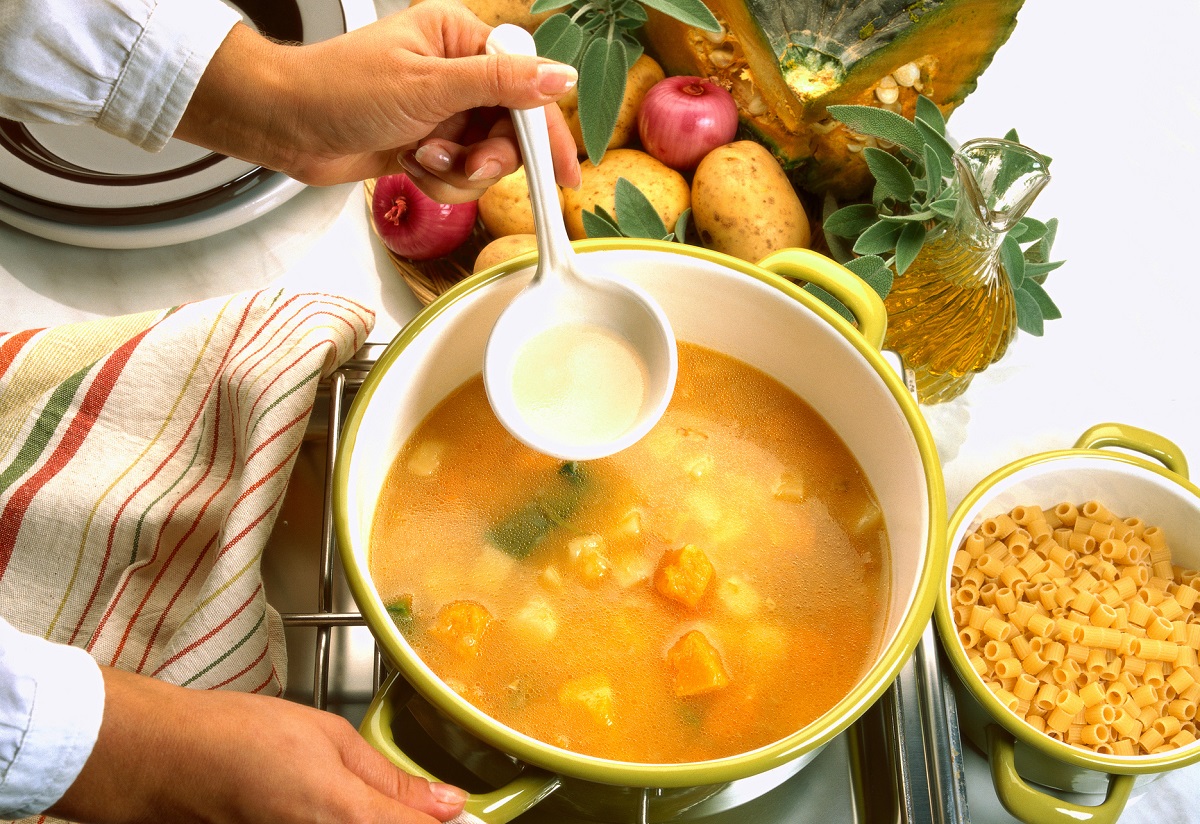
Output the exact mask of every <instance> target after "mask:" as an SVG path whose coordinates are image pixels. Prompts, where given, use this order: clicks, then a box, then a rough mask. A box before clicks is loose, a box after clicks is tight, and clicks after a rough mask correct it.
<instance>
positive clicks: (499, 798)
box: [358, 673, 562, 824]
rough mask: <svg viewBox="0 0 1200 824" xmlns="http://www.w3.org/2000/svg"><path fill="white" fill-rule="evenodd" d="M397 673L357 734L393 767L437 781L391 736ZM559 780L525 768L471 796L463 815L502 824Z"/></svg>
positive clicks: (547, 792)
mask: <svg viewBox="0 0 1200 824" xmlns="http://www.w3.org/2000/svg"><path fill="white" fill-rule="evenodd" d="M398 678H400V675H399V673H392V674H391V675H389V676H388V678H387V680H386V681H384V682H383V686H381V687H380V688H379V692H377V693H376V694H375V698H374V699H373V700H372V701H371V705H370V706H369V707H367V714H366V716H364V717H363V721H362V724H361V725H360V726H359V729H358V731H359V732H360V733H361V734H362V737H363V738H365V739H366V741H367V743H368V744H370V745H371V746H372V747H374V748H375V749H376V750H378V751H379V752H381V753H383V755H384V756H385V757H387V759H388V760H389V761H391V762H392V763H393V764H395V765H396V766H397V767H399V768H400V769H402V770H404V771H405V772H408V773H412V774H413V775H419V776H421V777H422V778H427V779H429V780H430V781H439V780H440V779H439V778H438V777H437V776H435V775H433V774H432V773H430V772H429V771H428V770H426V769H425V768H424V767H422V766H421V765H420V764H418V763H417V762H416V761H414V760H413V759H412V757H411V756H409V755H408V754H407V753H406V752H404V750H402V749H400V746H399V745H398V744H397V743H396V739H395V737H394V736H393V735H392V720H393V718H394V717H395V714H396V702H395V701H394V700H393V697H392V692H393V691H394V689H395V685H396V681H397V679H398ZM561 783H562V781H561V780H560V779H559V777H558V776H556V775H552V774H551V773H548V772H544V771H542V770H535V769H533V768H526V770H525V771H523V772H522V773H521V774H520V775H519V776H517V777H516V778H514V779H513V780H512V781H510V782H509V783H508V784H505V785H504V786H503V787H501V788H500V789H498V790H493V791H492V792H490V793H472V794H471V796H470V798H468V799H467V804H466V808H465V810H464V812H466V813H469V814H470V815H472V816H474V817H475V820H478V821H481V822H483V823H484V824H506V822H508V821H512V820H513V819H514V818H516V817H517V816H519V815H521V814H522V813H524V812H527V811H528V810H529V809H530V808H532V807H533V806H534V805H535V804H537V803H538V802H539V801H541V800H542V799H543V798H545V797H546V796H548V795H550V793H552V792H554V791H555V790H557V789H558V787H559V785H560V784H561Z"/></svg>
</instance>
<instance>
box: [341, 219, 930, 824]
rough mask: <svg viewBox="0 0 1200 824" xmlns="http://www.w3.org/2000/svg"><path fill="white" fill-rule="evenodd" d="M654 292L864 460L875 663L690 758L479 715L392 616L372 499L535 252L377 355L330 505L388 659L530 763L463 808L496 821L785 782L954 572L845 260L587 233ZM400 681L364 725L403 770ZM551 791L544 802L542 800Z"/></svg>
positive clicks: (902, 651)
mask: <svg viewBox="0 0 1200 824" xmlns="http://www.w3.org/2000/svg"><path fill="white" fill-rule="evenodd" d="M575 246H576V249H577V251H578V252H579V253H581V254H584V255H587V256H589V257H590V256H592V255H596V256H597V258H599V260H598V261H597V262H598V263H599V264H601V265H602V266H603V268H606V269H609V270H611V271H619V272H620V273H621V274H622V275H623V276H624V277H626V278H628V279H629V280H632V281H633V282H634V283H636V284H637V285H639V286H641V287H642V288H644V289H646V290H647V291H649V292H650V294H651V295H653V296H654V297H655V298H656V299H657V300H658V301H659V303H660V304H661V305H662V307H663V309H664V310H665V311H666V314H667V316H668V318H669V319H670V321H671V325H672V327H673V328H674V330H675V333H676V335H677V337H678V338H679V339H680V340H683V341H688V342H692V343H696V344H699V345H702V346H706V347H708V348H711V349H715V350H717V351H720V352H724V353H726V354H729V355H732V356H734V357H736V358H740V359H741V360H743V361H745V362H747V363H750V364H751V365H753V366H756V367H758V368H759V369H761V370H763V371H764V372H766V373H768V374H770V375H772V376H774V377H775V378H776V379H778V380H780V381H781V382H783V383H784V384H785V385H787V386H789V387H790V388H792V389H793V390H794V391H796V392H797V393H798V394H799V395H800V396H801V397H803V398H804V399H805V400H806V401H807V402H808V403H809V404H810V405H811V406H813V407H814V408H815V409H816V411H817V412H818V413H820V414H821V415H822V416H823V417H824V418H825V420H826V421H828V422H829V423H830V424H831V425H832V426H833V428H834V429H836V430H837V431H838V433H839V435H840V436H841V437H842V439H843V440H844V441H845V442H846V444H847V445H848V446H849V447H850V449H851V451H852V452H853V453H854V454H855V456H856V457H857V459H858V462H859V463H860V464H861V465H862V467H863V470H864V471H865V473H866V474H867V476H868V478H869V479H870V481H871V484H872V486H873V487H874V489H875V492H876V494H877V495H878V497H879V499H880V503H881V506H882V508H883V511H884V517H885V519H886V523H887V527H888V531H889V537H890V540H891V549H892V556H893V568H892V593H891V600H890V606H889V609H888V615H887V624H886V629H885V633H884V640H883V644H882V648H881V650H880V652H879V655H878V658H877V660H876V661H875V662H874V664H873V666H872V667H871V668H870V670H869V672H868V673H867V674H866V675H865V676H864V677H863V678H862V679H861V680H860V681H859V682H858V683H857V684H856V685H855V686H854V687H853V688H852V689H851V690H850V691H849V692H848V693H847V694H846V696H845V697H844V698H843V699H842V700H841V701H839V702H838V703H837V705H835V706H834V707H833V708H831V709H830V710H829V711H828V712H826V713H825V714H824V715H822V716H821V717H820V718H818V719H817V720H815V721H813V722H812V723H811V724H809V725H808V726H806V727H805V728H804V729H802V730H800V731H798V732H796V733H794V734H792V735H789V736H787V737H786V738H783V739H782V740H780V741H777V742H775V743H773V744H771V745H769V746H765V747H762V748H760V749H757V750H754V751H752V752H748V753H743V754H740V755H736V756H732V757H728V758H721V759H715V760H711V761H703V762H695V763H686V764H640V763H625V762H618V761H612V760H606V759H601V758H594V757H590V756H585V755H579V754H577V753H573V752H569V751H567V750H563V749H560V748H558V747H554V746H551V745H549V744H546V743H543V742H541V741H537V740H534V739H532V738H530V737H528V736H525V735H523V734H521V733H519V732H517V731H515V730H512V729H510V728H508V727H506V726H504V725H502V724H500V723H499V722H497V721H495V720H493V719H492V718H490V717H488V716H487V715H485V714H484V713H482V712H480V711H479V710H478V709H476V708H475V707H474V706H472V705H471V704H470V703H468V702H467V701H466V700H464V699H463V698H461V697H460V696H459V695H458V694H456V693H455V692H454V691H453V690H452V689H450V688H449V687H447V686H446V685H445V684H443V683H442V682H441V681H440V680H439V679H438V677H437V676H436V675H435V674H434V673H433V672H432V671H431V670H430V669H429V668H428V667H427V666H426V665H425V664H424V663H423V662H422V661H421V660H420V658H419V657H418V656H417V655H416V654H415V653H414V652H413V650H412V649H411V647H409V645H408V644H407V642H406V641H405V639H404V637H403V636H402V634H401V633H400V632H399V631H398V630H397V629H396V627H395V625H394V624H393V623H392V621H391V620H390V618H389V617H388V615H387V612H386V610H385V608H384V605H383V603H382V601H381V600H380V597H379V595H378V593H377V592H376V591H375V588H374V586H373V585H372V582H371V578H370V575H369V571H368V564H367V553H368V546H367V537H368V536H369V534H370V526H371V520H372V518H373V516H374V509H375V502H376V500H377V498H378V493H379V490H380V488H381V485H382V482H383V479H384V476H385V474H386V472H387V471H388V469H389V467H390V465H391V462H392V460H393V457H394V456H395V455H396V454H397V453H398V452H399V450H400V448H401V446H402V445H403V443H404V442H405V440H406V439H407V438H408V436H409V434H410V433H411V432H412V431H413V429H414V428H415V427H416V426H417V425H418V424H419V423H420V421H421V420H422V419H423V418H424V417H425V416H426V414H428V413H429V411H430V410H431V409H432V408H433V407H434V406H435V405H436V404H437V403H438V402H440V401H441V400H442V399H443V398H444V397H446V395H447V394H449V393H450V392H451V391H452V390H453V389H455V388H457V387H458V386H459V385H461V384H462V383H463V382H464V381H466V380H467V379H468V378H470V377H472V376H473V375H475V374H477V373H478V372H479V370H480V367H481V365H482V362H483V350H484V344H485V342H486V340H487V336H488V334H489V332H490V330H491V327H492V325H493V323H494V322H495V319H496V317H497V316H498V315H499V313H500V311H501V310H502V309H503V308H504V306H506V305H507V303H508V301H509V300H510V299H511V298H512V297H513V295H515V294H516V292H517V291H518V290H519V289H520V288H521V287H523V286H524V285H525V283H527V282H528V280H529V278H530V276H531V275H532V271H533V261H534V260H535V258H534V256H533V255H525V256H522V257H520V258H517V259H515V260H513V261H510V262H508V263H506V264H502V265H501V266H498V267H495V268H493V269H490V270H488V271H486V272H481V273H479V274H477V275H475V276H472V277H470V278H468V279H466V280H465V281H463V282H462V283H460V284H458V285H456V286H455V287H454V288H453V289H451V290H450V291H448V292H447V293H446V294H444V295H442V296H441V297H440V298H439V299H437V300H436V301H434V302H433V303H431V304H430V305H429V306H428V307H426V308H425V310H424V311H422V312H421V313H420V314H419V315H417V317H416V318H414V319H413V321H412V322H411V323H409V324H408V325H407V326H406V327H405V328H404V329H403V330H402V331H401V333H400V334H399V335H398V336H397V337H396V339H395V340H394V341H393V342H392V343H391V345H390V346H389V347H388V348H387V349H386V351H385V352H384V353H383V355H382V356H381V357H380V358H379V361H378V363H377V364H376V366H375V367H374V368H373V369H372V370H371V372H370V374H369V375H368V376H367V379H366V381H365V382H364V384H363V387H362V389H361V390H360V391H359V393H358V395H357V397H356V398H355V401H354V403H353V405H352V406H351V409H350V412H349V415H348V417H347V420H346V424H345V429H344V434H343V438H342V448H341V450H340V453H339V455H338V459H337V462H336V465H335V468H334V480H333V512H334V521H335V525H336V528H337V537H338V543H339V548H340V552H341V559H342V562H343V565H344V567H345V569H346V572H347V578H348V581H349V585H350V589H351V592H352V594H353V596H354V598H355V600H356V602H357V604H358V606H359V608H360V609H361V611H362V613H363V615H364V617H365V619H366V621H367V624H368V626H369V627H370V628H371V631H372V632H373V633H374V635H375V638H376V640H377V642H378V644H379V646H380V648H381V650H382V651H383V654H384V656H385V657H386V659H387V661H388V663H389V664H390V665H391V667H392V668H393V669H394V670H395V671H396V672H398V673H399V675H400V676H401V677H403V678H404V679H405V680H406V681H407V682H408V683H409V684H411V686H412V687H413V688H414V689H415V690H416V692H417V693H419V694H420V695H421V697H422V698H423V699H424V700H425V701H427V702H428V703H429V704H430V705H432V706H433V707H435V708H436V710H437V711H438V713H440V714H441V715H442V716H444V717H445V719H447V721H448V722H450V723H451V724H452V725H453V727H454V728H457V729H461V730H462V732H463V736H461V738H462V739H463V740H471V739H474V740H476V741H478V742H480V746H481V747H487V748H492V749H494V750H498V751H500V752H501V753H503V754H505V755H506V756H509V757H511V758H512V759H516V760H517V761H519V762H520V763H521V764H523V765H526V769H525V770H524V771H523V772H522V774H521V776H520V777H519V778H517V779H515V780H514V781H513V782H511V783H510V784H508V785H506V786H504V787H502V788H501V789H500V790H498V791H497V792H495V793H491V794H488V795H484V796H476V797H472V798H471V800H470V801H469V802H468V807H467V808H468V810H469V811H470V812H471V813H473V814H474V815H476V816H478V817H479V818H480V819H482V820H483V821H485V822H489V824H499V823H500V822H504V821H509V820H511V819H512V818H514V817H515V816H517V815H519V814H521V813H522V812H524V811H525V810H527V809H529V808H530V807H531V806H532V805H534V804H537V803H546V804H554V805H559V806H561V808H562V809H564V810H571V811H573V812H574V813H578V814H582V815H587V816H594V817H596V818H598V819H599V820H607V821H637V820H649V821H661V820H665V819H668V818H672V817H676V816H678V815H679V814H681V813H683V812H684V811H685V810H686V809H687V808H688V807H690V806H692V805H694V804H696V803H699V802H700V801H702V800H703V799H704V798H706V797H708V796H711V795H712V794H713V793H715V792H717V791H718V790H720V789H721V788H722V787H724V786H726V785H728V784H730V783H731V782H738V781H740V780H742V779H749V778H751V777H757V778H761V777H762V776H763V775H765V774H768V773H769V774H771V775H773V776H778V777H779V780H780V781H782V780H783V779H784V778H786V777H787V776H788V775H790V774H792V773H794V772H795V771H796V770H798V769H800V768H801V767H802V766H803V765H804V764H806V763H807V762H808V761H809V760H811V759H812V758H813V757H815V755H816V754H817V752H818V751H819V750H820V748H821V747H822V746H824V745H825V744H826V743H828V742H829V741H830V740H831V739H833V738H834V737H835V736H836V735H838V734H839V733H840V732H842V731H843V730H845V729H846V728H847V727H848V726H849V725H850V724H851V723H852V722H853V721H854V720H855V719H857V718H858V717H859V716H860V715H861V714H862V713H863V712H864V711H865V710H866V709H867V708H868V707H869V706H870V705H871V704H872V703H873V702H874V701H875V700H876V699H877V698H879V696H880V695H881V694H882V693H883V692H884V691H885V690H886V689H887V687H888V686H889V685H890V684H891V682H892V680H893V679H894V678H895V676H896V674H897V673H898V672H899V670H900V669H901V667H903V665H904V663H905V662H906V661H907V659H908V657H909V655H910V654H911V653H912V651H913V649H914V648H915V646H916V644H917V642H918V640H919V639H920V636H921V633H922V631H923V629H924V627H925V626H926V625H927V623H928V622H929V619H930V615H931V614H932V611H933V605H934V601H935V598H936V595H937V589H938V586H937V585H938V579H939V576H940V575H941V572H942V569H943V568H944V567H945V562H946V550H945V546H946V545H945V538H946V531H945V493H944V489H943V486H942V476H941V467H940V465H939V463H938V459H937V453H936V450H935V448H934V445H933V440H932V437H931V436H930V434H929V431H928V429H927V427H926V425H925V422H924V419H923V418H922V416H921V414H920V412H919V410H918V408H917V405H916V403H915V401H914V400H913V399H912V397H911V395H910V394H909V392H908V390H907V389H906V388H905V386H904V384H903V382H902V381H901V380H900V379H899V378H898V377H897V375H896V373H895V370H894V369H893V368H892V366H891V365H890V364H889V363H888V361H887V360H886V359H885V358H884V357H883V356H882V355H881V354H880V352H879V347H880V346H881V344H882V341H883V335H884V329H885V325H886V313H885V311H884V309H883V303H882V301H881V300H880V299H879V298H878V296H877V295H876V294H875V293H874V292H873V291H871V289H870V288H868V287H866V286H865V285H864V284H863V283H862V281H861V280H859V279H858V278H857V277H855V276H854V275H853V274H851V273H850V272H848V271H847V270H845V269H844V268H843V267H841V266H839V265H838V264H836V263H834V262H833V261H831V260H829V259H828V258H825V257H822V256H820V255H818V254H815V253H813V252H809V251H806V250H788V251H785V252H781V253H779V254H776V255H773V256H771V257H770V258H768V259H767V260H764V261H762V262H761V264H760V265H757V266H755V265H751V264H747V263H744V262H742V261H740V260H737V259H734V258H731V257H727V256H724V255H720V254H716V253H713V252H708V251H705V250H703V249H699V248H697V247H691V246H683V245H681V244H673V243H663V242H658V241H639V240H628V239H618V240H594V241H582V242H579V243H577V244H575ZM788 278H796V279H799V280H803V281H811V282H814V283H816V284H818V285H820V286H821V287H823V288H825V289H826V290H828V291H829V292H831V293H833V294H834V295H836V296H837V297H839V298H840V299H841V300H842V302H843V303H844V304H846V305H847V306H848V307H850V310H851V312H852V313H853V314H854V315H855V318H856V325H852V324H850V323H848V322H846V321H845V320H843V319H842V318H841V317H839V316H838V315H837V314H836V313H834V312H832V311H831V310H830V309H829V308H828V307H826V306H825V305H824V304H823V303H821V302H820V301H818V300H816V299H814V298H813V297H812V296H811V295H810V294H808V293H807V292H805V291H803V290H802V289H801V288H799V287H798V286H797V285H796V284H795V283H793V282H791V281H790V280H789V279H788ZM390 695H391V692H390V691H387V690H385V691H382V692H381V694H380V695H379V696H377V699H376V701H375V702H374V704H373V706H372V708H371V711H370V713H369V715H368V717H367V719H366V721H365V722H364V724H363V728H362V729H363V733H364V735H365V736H366V737H367V738H368V740H370V741H371V743H372V744H374V745H375V746H376V747H377V748H378V749H380V750H381V751H382V752H384V753H385V754H387V755H389V757H391V758H392V760H393V761H395V762H396V763H397V764H400V765H401V766H403V767H404V768H405V769H409V770H412V771H414V772H424V771H423V770H421V769H420V768H419V766H418V765H417V764H416V763H415V762H414V760H413V759H412V758H411V757H409V755H408V754H406V753H405V752H404V743H403V742H398V741H395V740H394V736H393V735H392V730H391V723H390V719H391V714H393V713H394V712H395V711H396V706H395V702H394V701H393V700H392V699H391V698H390ZM543 799H545V801H543Z"/></svg>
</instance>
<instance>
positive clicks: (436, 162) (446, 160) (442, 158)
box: [414, 144, 453, 172]
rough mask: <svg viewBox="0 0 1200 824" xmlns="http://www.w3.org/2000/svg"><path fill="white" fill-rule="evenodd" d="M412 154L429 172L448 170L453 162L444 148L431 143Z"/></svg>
mask: <svg viewBox="0 0 1200 824" xmlns="http://www.w3.org/2000/svg"><path fill="white" fill-rule="evenodd" d="M414 155H415V156H416V158H417V162H418V163H420V164H421V165H422V166H424V167H425V168H426V169H428V170H429V171H431V172H445V171H449V169H450V166H451V164H452V163H453V161H452V160H451V159H450V155H449V154H448V153H447V152H446V150H445V149H443V148H442V147H441V146H434V145H432V144H431V145H427V146H422V147H421V148H419V149H417V151H416V152H414Z"/></svg>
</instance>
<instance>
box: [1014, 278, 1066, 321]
mask: <svg viewBox="0 0 1200 824" xmlns="http://www.w3.org/2000/svg"><path fill="white" fill-rule="evenodd" d="M1021 291H1022V292H1027V293H1029V295H1030V296H1032V297H1033V299H1034V300H1035V301H1037V305H1038V309H1039V310H1040V311H1041V313H1042V317H1043V318H1045V319H1046V320H1058V319H1059V318H1061V317H1062V312H1060V311H1059V309H1058V306H1056V305H1055V303H1054V301H1052V300H1051V299H1050V296H1049V295H1048V294H1046V290H1045V289H1043V288H1042V285H1041V284H1040V283H1038V282H1037V281H1036V280H1033V279H1031V278H1026V279H1025V283H1023V284H1022V285H1021Z"/></svg>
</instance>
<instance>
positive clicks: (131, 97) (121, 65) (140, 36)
mask: <svg viewBox="0 0 1200 824" xmlns="http://www.w3.org/2000/svg"><path fill="white" fill-rule="evenodd" d="M240 19H241V17H240V15H239V14H238V13H237V12H236V11H235V10H233V9H232V8H230V7H228V6H226V5H225V4H224V3H223V2H221V0H0V116H3V117H7V118H9V119H11V120H19V121H22V122H31V123H67V124H77V123H93V124H95V125H96V126H98V127H99V128H100V129H102V130H104V131H106V132H109V133H111V134H115V135H117V136H118V137H123V138H125V139H126V140H129V141H130V142H132V143H134V144H135V145H138V146H141V147H142V148H144V149H148V150H150V151H158V150H159V149H161V148H162V147H163V146H164V145H165V144H166V142H167V140H168V138H170V136H171V134H172V133H173V132H174V131H175V127H176V126H177V125H179V120H180V118H181V117H182V116H183V111H184V109H185V108H187V104H188V101H189V100H191V98H192V93H193V92H194V91H195V89H196V84H197V83H198V82H199V81H200V76H201V75H202V74H203V73H204V69H205V68H206V67H207V66H208V62H209V60H211V59H212V56H213V54H214V53H215V52H216V50H217V47H218V46H220V45H221V42H222V41H223V40H224V39H225V36H226V35H227V34H229V30H230V29H231V28H233V25H234V24H235V23H237V22H238V21H239V20H240Z"/></svg>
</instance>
